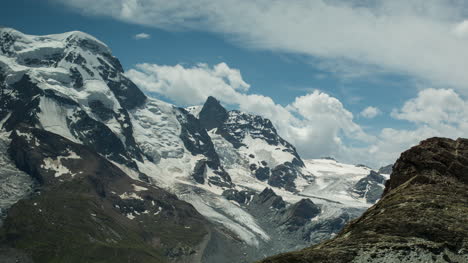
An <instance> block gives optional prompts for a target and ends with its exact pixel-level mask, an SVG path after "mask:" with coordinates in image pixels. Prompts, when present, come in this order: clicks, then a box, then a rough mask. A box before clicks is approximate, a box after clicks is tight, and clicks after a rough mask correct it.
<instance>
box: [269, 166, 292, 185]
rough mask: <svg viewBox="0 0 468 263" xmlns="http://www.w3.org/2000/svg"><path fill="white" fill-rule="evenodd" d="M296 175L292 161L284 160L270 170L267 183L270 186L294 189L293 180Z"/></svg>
mask: <svg viewBox="0 0 468 263" xmlns="http://www.w3.org/2000/svg"><path fill="white" fill-rule="evenodd" d="M297 176H298V172H297V170H296V169H294V166H293V165H292V163H289V162H286V163H284V164H281V165H278V166H276V167H275V168H274V169H273V170H271V176H270V178H269V179H268V184H269V185H271V186H276V187H283V188H284V189H286V190H288V191H294V190H295V188H296V185H295V184H294V180H295V179H296V178H297Z"/></svg>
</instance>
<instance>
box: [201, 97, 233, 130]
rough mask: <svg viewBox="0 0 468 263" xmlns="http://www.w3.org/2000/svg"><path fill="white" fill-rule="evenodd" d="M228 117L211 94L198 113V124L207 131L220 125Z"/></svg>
mask: <svg viewBox="0 0 468 263" xmlns="http://www.w3.org/2000/svg"><path fill="white" fill-rule="evenodd" d="M228 117H229V115H228V112H227V110H226V109H225V108H224V107H223V106H222V105H221V103H220V102H219V100H217V99H216V98H215V97H213V96H209V97H208V99H207V100H206V102H205V104H204V105H203V108H202V110H201V111H200V114H199V120H200V124H201V125H202V127H203V128H205V129H206V130H208V131H209V130H211V129H214V128H217V127H219V126H220V125H222V124H223V123H224V121H226V119H227V118H228Z"/></svg>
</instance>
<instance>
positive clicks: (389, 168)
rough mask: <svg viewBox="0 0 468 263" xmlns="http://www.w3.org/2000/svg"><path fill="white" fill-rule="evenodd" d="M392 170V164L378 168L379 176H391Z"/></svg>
mask: <svg viewBox="0 0 468 263" xmlns="http://www.w3.org/2000/svg"><path fill="white" fill-rule="evenodd" d="M392 169H393V164H389V165H386V166H383V167H380V168H379V171H378V173H379V174H391V173H392Z"/></svg>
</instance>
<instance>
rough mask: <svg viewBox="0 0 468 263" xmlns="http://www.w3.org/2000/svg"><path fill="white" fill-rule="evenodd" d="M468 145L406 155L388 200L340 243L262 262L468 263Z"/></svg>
mask: <svg viewBox="0 0 468 263" xmlns="http://www.w3.org/2000/svg"><path fill="white" fill-rule="evenodd" d="M467 160H468V140H466V139H458V140H456V141H454V140H450V139H445V138H432V139H428V140H425V141H423V142H421V144H420V145H418V146H415V147H413V148H411V149H410V150H408V151H406V152H404V153H403V154H402V155H401V157H400V158H399V159H398V161H397V162H396V163H395V165H394V167H393V172H392V175H391V177H390V180H389V181H387V183H386V189H385V193H384V195H383V197H382V199H381V200H380V201H379V202H378V203H377V204H376V205H374V206H373V207H371V208H370V209H369V210H368V211H367V212H366V213H364V215H362V216H361V217H360V218H359V219H356V220H354V221H352V222H351V223H350V224H348V225H347V226H346V227H345V228H344V229H343V230H342V231H341V233H340V234H339V235H338V236H337V237H336V238H334V239H332V240H330V241H326V242H324V243H322V244H319V245H316V246H313V247H311V248H307V249H305V250H302V251H299V252H294V253H286V254H283V255H278V256H275V257H271V258H268V259H266V260H264V261H262V262H265V263H266V262H269V263H273V262H275V263H276V262H338V263H340V262H343V263H344V262H467V261H468V217H467V216H466V215H468V173H467V172H466V171H467V170H466V169H467V168H468V161H467Z"/></svg>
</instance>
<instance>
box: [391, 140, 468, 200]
mask: <svg viewBox="0 0 468 263" xmlns="http://www.w3.org/2000/svg"><path fill="white" fill-rule="evenodd" d="M416 176H417V177H418V180H414V179H413V178H414V177H416ZM423 178H425V179H424V180H422V179H423ZM409 180H414V182H415V183H424V182H426V183H432V182H434V181H441V180H442V181H448V180H450V181H453V180H458V181H461V182H463V183H465V184H468V139H461V138H459V139H457V140H452V139H448V138H438V137H434V138H430V139H427V140H424V141H422V142H421V143H420V144H419V145H417V146H414V147H412V148H411V149H409V150H407V151H406V152H404V153H402V154H401V157H400V158H399V159H398V161H397V162H396V163H395V165H394V166H393V171H392V175H391V176H390V180H389V181H388V182H387V184H386V188H385V191H384V195H385V194H387V193H388V192H390V191H391V190H392V189H395V188H397V187H398V186H400V185H402V184H404V183H406V182H408V181H409Z"/></svg>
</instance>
